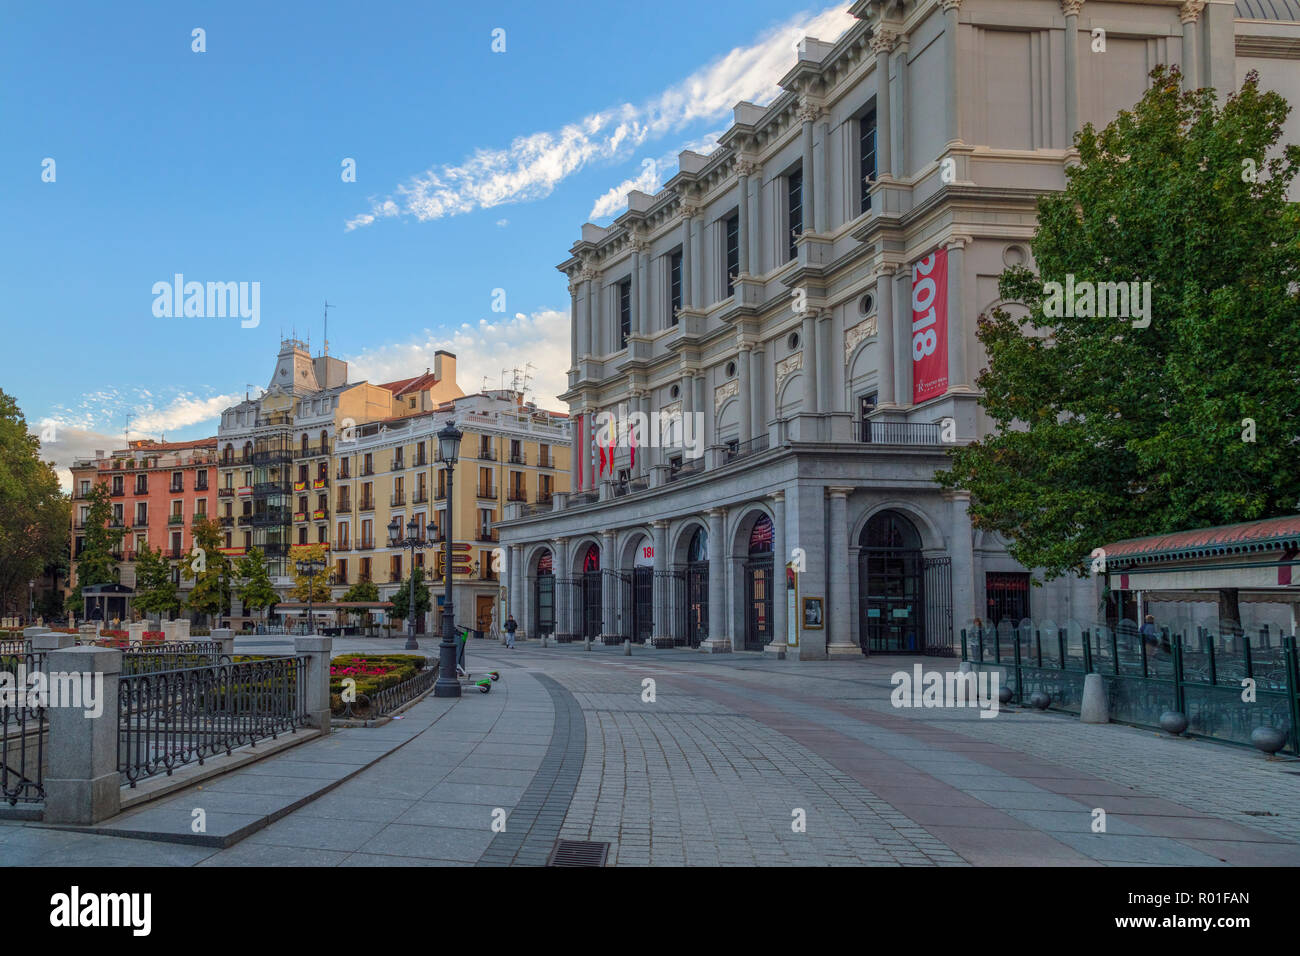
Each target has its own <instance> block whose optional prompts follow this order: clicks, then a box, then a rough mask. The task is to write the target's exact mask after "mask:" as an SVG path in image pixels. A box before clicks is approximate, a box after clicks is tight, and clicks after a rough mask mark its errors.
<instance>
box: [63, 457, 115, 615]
mask: <svg viewBox="0 0 1300 956" xmlns="http://www.w3.org/2000/svg"><path fill="white" fill-rule="evenodd" d="M86 500H87V501H88V502H90V504H89V507H88V509H87V512H86V527H85V532H84V534H85V539H84V540H85V544H84V546H83V547H82V549H81V554H80V555H78V557H77V589H76V591H74V592H73V595H72V597H71V599H69V601H68V606H69V607H71V608H72V609H73V610H74V611H76V612H77V613H79V614H80V613H82V612H83V611H84V610H85V599H84V597H83V596H82V591H83V590H84V589H85V588H87V587H90V586H92V585H95V584H112V583H114V582H116V581H117V566H118V559H117V558H115V557H113V553H114V552H116V551H119V549H120V548H121V547H122V536H123V535H124V534H126V529H125V528H123V527H121V526H118V527H111V526H110V525H109V520H110V519H111V518H112V516H113V504H112V498H111V496H110V495H109V493H108V485H107V484H105V483H104V482H100V481H97V482H95V483H94V484H92V485H91V486H90V491H89V492H88V493H87V494H86Z"/></svg>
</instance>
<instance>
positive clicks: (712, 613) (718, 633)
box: [700, 508, 731, 654]
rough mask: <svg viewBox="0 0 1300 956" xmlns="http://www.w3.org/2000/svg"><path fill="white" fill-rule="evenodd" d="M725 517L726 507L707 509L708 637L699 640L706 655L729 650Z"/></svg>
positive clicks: (724, 652) (728, 651)
mask: <svg viewBox="0 0 1300 956" xmlns="http://www.w3.org/2000/svg"><path fill="white" fill-rule="evenodd" d="M726 516H727V509H726V508H711V509H709V638H708V640H706V641H701V642H700V650H701V651H704V652H705V653H706V654H726V653H730V651H731V636H730V635H729V634H728V633H727V559H726V552H727V549H726V547H725V546H724V542H723V540H722V536H723V535H724V534H725V533H726V532H725V531H724V525H725V521H724V519H725V518H726Z"/></svg>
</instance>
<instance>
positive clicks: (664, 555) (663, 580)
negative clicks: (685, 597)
mask: <svg viewBox="0 0 1300 956" xmlns="http://www.w3.org/2000/svg"><path fill="white" fill-rule="evenodd" d="M651 529H652V531H653V533H654V539H653V540H654V548H655V558H654V562H655V566H654V575H655V576H654V589H653V591H652V592H651V601H652V602H653V607H654V619H655V622H654V627H653V628H652V630H651V636H652V637H653V638H654V642H653V643H654V645H655V647H672V644H673V637H674V634H673V626H672V620H673V618H672V609H671V607H670V601H671V597H670V591H669V587H668V522H667V521H655V522H653V523H652V524H651Z"/></svg>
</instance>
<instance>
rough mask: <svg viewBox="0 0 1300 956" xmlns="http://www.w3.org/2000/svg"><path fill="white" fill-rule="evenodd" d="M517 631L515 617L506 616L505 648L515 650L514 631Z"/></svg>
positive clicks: (517, 626) (511, 615)
mask: <svg viewBox="0 0 1300 956" xmlns="http://www.w3.org/2000/svg"><path fill="white" fill-rule="evenodd" d="M518 629H519V625H518V624H517V623H516V622H515V616H514V615H513V614H510V615H507V617H506V647H508V648H510V649H511V650H514V648H515V631H517V630H518Z"/></svg>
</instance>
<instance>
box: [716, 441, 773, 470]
mask: <svg viewBox="0 0 1300 956" xmlns="http://www.w3.org/2000/svg"><path fill="white" fill-rule="evenodd" d="M769 444H770V440H769V438H768V436H767V435H760V436H758V437H757V438H751V439H750V440H749V441H743V442H739V443H737V444H735V445H729V446H727V455H726V459H727V464H730V463H731V462H733V461H739V460H740V459H741V458H748V457H749V456H751V455H757V454H760V453H762V452H765V451H767V449H768V446H769Z"/></svg>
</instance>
